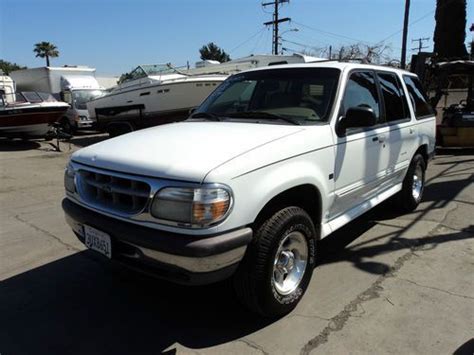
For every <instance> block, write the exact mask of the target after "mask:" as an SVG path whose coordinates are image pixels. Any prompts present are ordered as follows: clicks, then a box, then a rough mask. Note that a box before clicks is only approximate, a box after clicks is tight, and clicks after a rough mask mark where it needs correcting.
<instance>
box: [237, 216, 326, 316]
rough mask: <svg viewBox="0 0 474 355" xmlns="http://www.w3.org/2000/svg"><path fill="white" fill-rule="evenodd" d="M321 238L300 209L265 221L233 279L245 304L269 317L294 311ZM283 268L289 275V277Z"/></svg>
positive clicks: (313, 264) (308, 275)
mask: <svg viewBox="0 0 474 355" xmlns="http://www.w3.org/2000/svg"><path fill="white" fill-rule="evenodd" d="M317 236H318V234H317V230H316V228H315V226H314V224H313V222H312V220H311V218H310V217H309V216H308V214H307V213H306V212H305V211H304V210H303V209H301V208H299V207H287V208H284V209H282V210H280V211H278V212H276V213H275V214H274V215H273V216H271V217H270V218H269V219H268V220H266V221H265V222H263V223H262V224H261V225H260V227H259V228H258V229H257V232H256V235H255V237H254V240H253V241H252V243H251V244H250V245H249V246H248V248H247V252H246V255H245V256H244V259H243V260H242V262H241V264H240V265H239V268H238V270H237V271H236V273H235V275H234V277H233V280H232V281H233V286H234V290H235V293H236V295H237V297H238V298H239V300H240V301H241V303H243V304H244V305H245V306H246V307H247V308H249V309H250V310H251V311H253V312H256V313H259V314H260V315H263V316H266V317H278V316H281V315H284V314H287V313H289V312H290V311H291V310H293V309H294V308H295V307H296V305H297V304H298V302H299V301H300V300H301V298H302V297H303V295H304V293H305V291H306V289H307V287H308V284H309V282H310V280H311V275H312V274H313V269H314V267H315V265H316V240H317ZM282 243H283V244H282ZM303 244H304V245H303ZM304 246H306V257H305V255H304V254H305V247H304ZM277 255H278V256H279V258H278V259H277ZM292 256H293V257H294V259H292ZM303 259H304V260H305V261H306V263H305V265H303V264H302V260H303ZM276 260H278V262H276ZM285 262H286V264H285ZM275 263H276V264H275ZM284 265H286V266H284ZM297 266H299V267H297ZM282 268H285V270H286V271H287V272H288V274H287V277H284V276H283V274H284V272H282V271H281V270H282ZM288 276H290V277H288ZM292 278H293V279H294V280H298V281H295V282H293V281H291V280H292Z"/></svg>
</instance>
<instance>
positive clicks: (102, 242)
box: [84, 225, 112, 258]
mask: <svg viewBox="0 0 474 355" xmlns="http://www.w3.org/2000/svg"><path fill="white" fill-rule="evenodd" d="M84 236H85V238H86V243H85V244H86V247H88V248H89V249H92V250H95V251H97V252H99V253H101V254H103V255H105V256H106V257H108V258H111V257H112V243H111V242H110V236H109V235H108V234H107V233H104V232H102V231H100V230H98V229H95V228H92V227H89V226H86V225H84Z"/></svg>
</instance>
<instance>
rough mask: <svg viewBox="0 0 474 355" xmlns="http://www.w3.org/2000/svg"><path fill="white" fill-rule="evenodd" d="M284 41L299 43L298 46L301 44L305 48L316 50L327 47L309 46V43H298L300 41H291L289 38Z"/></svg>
mask: <svg viewBox="0 0 474 355" xmlns="http://www.w3.org/2000/svg"><path fill="white" fill-rule="evenodd" d="M282 41H283V42H288V43H291V44H294V45H297V46H300V47H304V48H310V49H312V50H315V51H320V50H321V49H323V48H325V47H314V46H309V45H307V44H303V43H298V42H294V41H289V40H287V39H282Z"/></svg>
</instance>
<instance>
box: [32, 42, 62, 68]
mask: <svg viewBox="0 0 474 355" xmlns="http://www.w3.org/2000/svg"><path fill="white" fill-rule="evenodd" d="M33 52H35V53H36V57H40V58H46V66H47V67H49V58H56V57H58V56H59V51H58V47H56V46H55V45H54V44H52V43H50V42H39V43H36V44H35V48H34V49H33Z"/></svg>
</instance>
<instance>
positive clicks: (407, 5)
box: [400, 0, 410, 69]
mask: <svg viewBox="0 0 474 355" xmlns="http://www.w3.org/2000/svg"><path fill="white" fill-rule="evenodd" d="M409 16H410V0H405V18H404V20H403V37H402V57H401V58H400V66H401V67H402V69H405V67H406V57H407V37H408V18H409Z"/></svg>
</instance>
